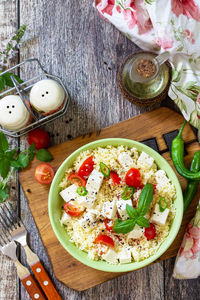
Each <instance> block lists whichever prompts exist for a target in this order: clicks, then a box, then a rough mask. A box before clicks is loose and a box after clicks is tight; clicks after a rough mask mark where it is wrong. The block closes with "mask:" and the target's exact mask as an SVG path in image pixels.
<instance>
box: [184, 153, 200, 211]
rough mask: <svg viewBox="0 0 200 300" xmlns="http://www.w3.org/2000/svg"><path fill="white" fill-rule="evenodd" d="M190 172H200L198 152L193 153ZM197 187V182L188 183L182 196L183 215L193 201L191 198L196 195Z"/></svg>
mask: <svg viewBox="0 0 200 300" xmlns="http://www.w3.org/2000/svg"><path fill="white" fill-rule="evenodd" d="M190 170H191V171H193V172H198V171H199V170H200V151H197V152H195V154H194V156H193V160H192V163H191V166H190ZM198 185H199V181H192V180H189V181H188V184H187V187H186V189H185V191H184V194H183V200H184V213H185V212H186V210H187V208H188V206H189V205H190V203H191V201H192V200H193V198H194V196H195V194H196V191H197V188H198Z"/></svg>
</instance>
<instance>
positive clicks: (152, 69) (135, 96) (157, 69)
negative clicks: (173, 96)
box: [118, 52, 172, 106]
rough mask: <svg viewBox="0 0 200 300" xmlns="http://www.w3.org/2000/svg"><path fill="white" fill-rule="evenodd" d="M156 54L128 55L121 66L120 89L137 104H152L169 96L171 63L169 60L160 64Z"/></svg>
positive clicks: (139, 53) (119, 74) (119, 73)
mask: <svg viewBox="0 0 200 300" xmlns="http://www.w3.org/2000/svg"><path fill="white" fill-rule="evenodd" d="M156 56H157V55H156V54H154V53H151V52H138V53H135V54H134V55H131V56H128V57H127V58H126V59H125V61H124V62H123V63H122V64H121V66H120V68H119V72H118V85H119V88H120V91H121V93H122V95H123V96H124V97H125V98H127V99H128V100H129V101H130V102H132V103H134V104H136V105H139V106H152V105H154V104H155V103H158V102H161V101H162V100H163V99H164V98H165V97H166V96H167V93H168V89H169V85H170V82H171V75H172V69H171V65H170V63H169V62H168V61H166V62H165V63H163V64H161V65H159V63H158V62H156V59H155V57H156Z"/></svg>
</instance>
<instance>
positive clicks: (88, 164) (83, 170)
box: [78, 156, 94, 177]
mask: <svg viewBox="0 0 200 300" xmlns="http://www.w3.org/2000/svg"><path fill="white" fill-rule="evenodd" d="M93 169H94V160H93V156H90V157H88V158H87V159H86V160H85V161H84V162H83V163H82V165H81V166H80V168H79V170H78V174H79V175H80V176H82V177H83V176H89V175H90V173H92V171H93Z"/></svg>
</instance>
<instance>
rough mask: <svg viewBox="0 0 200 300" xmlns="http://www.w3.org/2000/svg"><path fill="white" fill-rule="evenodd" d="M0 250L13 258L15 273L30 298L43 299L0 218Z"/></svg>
mask: <svg viewBox="0 0 200 300" xmlns="http://www.w3.org/2000/svg"><path fill="white" fill-rule="evenodd" d="M0 225H1V229H0V250H1V252H2V253H3V254H4V255H6V256H8V257H9V258H10V259H12V260H13V262H14V264H15V266H16V269H17V275H18V276H19V278H20V280H21V282H22V284H23V285H24V287H25V289H26V290H27V292H28V293H29V295H30V297H31V299H32V300H33V299H34V300H35V299H42V300H45V299H46V298H45V296H44V294H43V293H42V291H41V289H40V288H39V285H38V284H37V282H36V281H35V279H34V277H33V276H32V275H31V274H30V272H29V270H28V269H27V268H26V267H24V266H23V265H22V264H21V263H20V262H19V260H18V259H17V256H16V249H17V245H16V243H15V242H14V241H12V240H11V237H10V234H9V231H8V229H7V228H6V226H5V224H4V223H3V222H2V220H0Z"/></svg>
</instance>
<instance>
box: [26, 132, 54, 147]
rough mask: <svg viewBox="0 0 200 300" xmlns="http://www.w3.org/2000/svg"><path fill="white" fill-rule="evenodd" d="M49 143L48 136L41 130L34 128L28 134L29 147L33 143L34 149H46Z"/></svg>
mask: <svg viewBox="0 0 200 300" xmlns="http://www.w3.org/2000/svg"><path fill="white" fill-rule="evenodd" d="M49 142H50V137H49V134H48V132H46V131H45V130H43V129H40V128H36V129H34V130H32V131H30V132H29V134H28V143H29V145H32V144H33V143H34V144H35V148H36V149H42V148H47V147H48V146H49Z"/></svg>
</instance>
